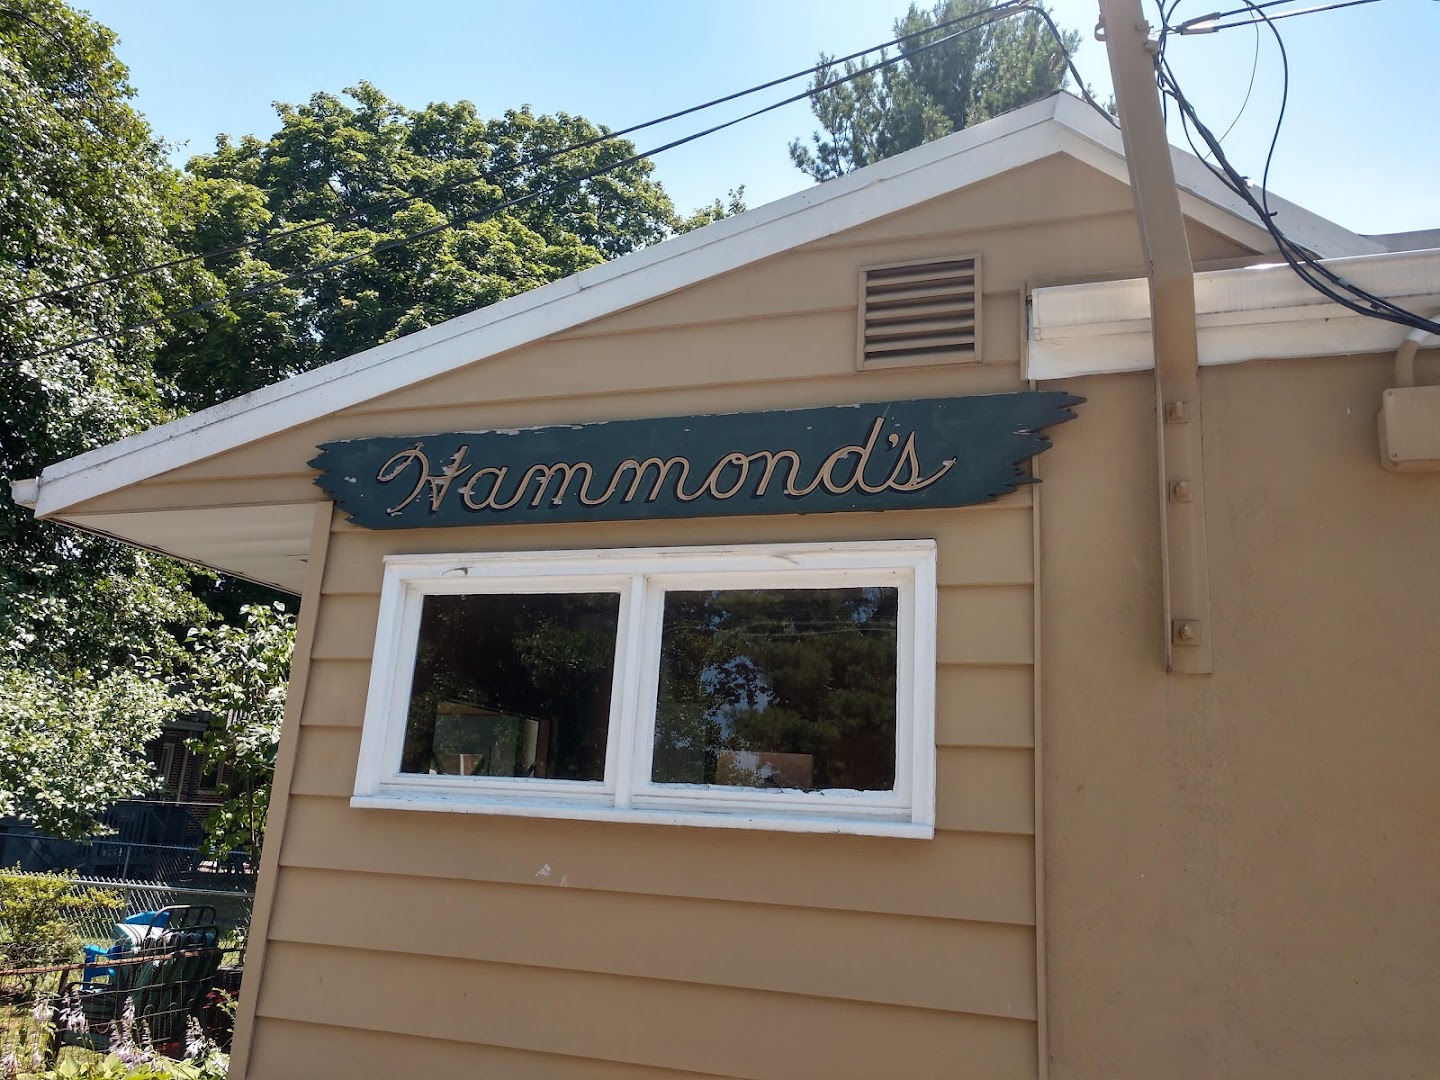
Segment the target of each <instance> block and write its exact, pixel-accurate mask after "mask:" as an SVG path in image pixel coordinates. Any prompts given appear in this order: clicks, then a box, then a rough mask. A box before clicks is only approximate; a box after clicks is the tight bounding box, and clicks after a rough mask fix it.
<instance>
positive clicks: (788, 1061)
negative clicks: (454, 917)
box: [260, 942, 1036, 1080]
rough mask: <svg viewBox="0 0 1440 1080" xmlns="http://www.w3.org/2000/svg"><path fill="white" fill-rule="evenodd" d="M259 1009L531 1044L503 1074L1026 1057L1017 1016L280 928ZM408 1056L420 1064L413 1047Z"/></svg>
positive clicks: (804, 1070)
mask: <svg viewBox="0 0 1440 1080" xmlns="http://www.w3.org/2000/svg"><path fill="white" fill-rule="evenodd" d="M833 947H834V948H837V949H844V948H846V947H847V946H846V943H845V942H836V943H834V945H833ZM382 979H383V981H382ZM348 987H354V988H356V989H355V990H354V991H353V992H345V988H348ZM380 989H385V990H387V991H388V992H385V993H376V992H375V991H377V990H380ZM366 990H368V991H370V992H368V993H366V992H364V991H366ZM260 1013H261V1015H262V1016H265V1017H272V1016H273V1017H283V1018H286V1019H296V1020H308V1021H311V1022H318V1023H326V1024H332V1025H336V1026H344V1027H349V1026H352V1025H353V1026H357V1027H361V1028H368V1029H370V1030H372V1031H382V1032H386V1031H388V1032H399V1033H404V1034H405V1035H419V1036H423V1037H436V1038H441V1039H455V1038H460V1039H462V1040H463V1041H466V1042H471V1043H478V1044H481V1045H483V1046H507V1047H512V1048H515V1049H521V1050H529V1051H532V1053H534V1056H533V1057H532V1058H531V1059H530V1060H531V1061H533V1063H534V1064H533V1065H532V1066H531V1067H529V1068H528V1069H527V1068H525V1067H523V1066H522V1065H521V1063H520V1062H517V1063H516V1067H515V1069H514V1071H512V1072H510V1073H509V1074H508V1075H507V1080H509V1078H510V1077H523V1076H539V1077H545V1076H549V1075H550V1073H549V1072H548V1071H547V1069H548V1055H554V1054H559V1055H564V1056H572V1057H581V1058H594V1059H596V1060H599V1061H604V1062H612V1063H621V1062H623V1063H625V1064H627V1065H638V1066H648V1067H651V1068H664V1069H673V1070H680V1071H690V1072H696V1071H698V1072H702V1073H713V1074H715V1075H718V1076H743V1077H752V1078H754V1080H801V1078H810V1077H815V1078H819V1077H827V1078H834V1080H850V1078H853V1080H873V1078H875V1077H889V1076H894V1075H896V1064H897V1060H898V1059H900V1058H901V1056H902V1055H903V1058H904V1062H905V1067H904V1072H903V1075H904V1076H905V1077H907V1078H911V1077H914V1078H926V1077H936V1078H939V1077H947V1078H959V1080H966V1078H975V1080H982V1078H983V1080H1009V1078H1012V1077H1023V1076H1033V1075H1034V1072H1035V1062H1036V1052H1035V1036H1034V1030H1033V1025H1032V1024H1030V1023H1027V1022H1021V1021H1006V1020H998V1019H992V1018H982V1017H976V1016H972V1015H968V1014H965V1013H943V1012H942V1013H937V1012H934V1011H931V1010H925V1009H913V1008H903V1007H895V1006H879V1005H872V1004H863V1003H859V1002H851V1001H840V1000H835V999H826V998H816V997H807V996H802V995H791V994H774V993H762V992H756V991H752V990H733V989H730V988H728V987H720V986H705V985H702V984H699V983H693V982H671V981H667V980H663V979H647V978H624V977H617V976H613V975H599V974H591V973H588V972H577V971H551V970H546V969H543V968H536V967H525V966H509V965H500V964H487V963H482V962H476V961H470V960H462V959H450V958H432V957H421V956H415V955H411V954H393V953H382V952H377V951H373V950H369V949H366V948H346V949H334V948H325V947H321V946H316V945H299V944H292V943H288V942H276V943H275V944H274V945H273V946H272V952H271V958H270V972H269V974H268V975H267V978H266V982H265V988H264V990H263V991H262V993H261V999H260ZM782 1026H783V1029H784V1030H783V1035H782V1034H779V1032H780V1030H781V1028H782ZM539 1048H543V1049H539ZM412 1069H413V1071H412V1072H411V1073H410V1074H409V1075H416V1076H423V1075H427V1074H428V1073H429V1069H428V1067H427V1065H426V1059H425V1056H424V1053H423V1051H419V1052H417V1055H416V1057H415V1060H414V1064H413V1065H412ZM365 1071H366V1073H367V1074H368V1075H376V1074H375V1073H374V1072H373V1071H372V1070H371V1069H368V1068H367V1069H366V1070H365Z"/></svg>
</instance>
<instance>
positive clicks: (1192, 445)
mask: <svg viewBox="0 0 1440 1080" xmlns="http://www.w3.org/2000/svg"><path fill="white" fill-rule="evenodd" d="M1096 37H1098V38H1100V39H1101V40H1103V41H1104V42H1105V48H1106V51H1107V52H1108V53H1109V55H1110V74H1111V77H1112V78H1113V80H1114V83H1115V102H1116V105H1117V106H1118V108H1119V112H1120V132H1121V134H1122V135H1123V136H1124V139H1125V161H1126V164H1127V166H1128V167H1129V169H1130V191H1131V195H1132V197H1133V198H1134V200H1135V217H1136V221H1137V223H1138V224H1139V227H1140V243H1141V247H1142V249H1143V251H1144V255H1145V262H1146V266H1147V268H1148V270H1149V275H1150V320H1151V330H1152V334H1153V340H1154V348H1155V420H1156V430H1157V450H1158V454H1159V465H1160V476H1159V481H1160V482H1159V488H1158V491H1159V503H1160V515H1159V517H1160V551H1161V559H1162V575H1163V585H1164V609H1165V611H1164V615H1165V621H1164V635H1165V638H1164V640H1165V669H1166V670H1167V671H1172V672H1180V673H1184V674H1190V675H1208V674H1209V673H1210V672H1212V671H1213V670H1214V661H1213V658H1212V654H1211V639H1212V637H1213V634H1212V633H1211V625H1210V568H1209V559H1208V557H1207V555H1206V550H1205V462H1204V455H1203V453H1202V447H1201V414H1200V368H1199V363H1200V356H1199V348H1198V345H1197V342H1196V338H1195V276H1194V268H1193V266H1192V264H1191V262H1190V244H1189V241H1188V239H1187V238H1186V236H1185V219H1184V217H1183V215H1182V214H1181V210H1180V193H1179V191H1178V189H1177V188H1176V186H1175V169H1174V166H1173V164H1172V163H1171V160H1170V144H1169V142H1168V141H1167V140H1166V138H1165V120H1164V116H1163V115H1162V113H1161V110H1160V95H1159V91H1158V90H1157V89H1156V85H1155V43H1154V42H1153V41H1151V40H1150V24H1149V23H1148V22H1146V21H1145V17H1144V13H1143V11H1142V10H1141V6H1140V0H1100V26H1099V27H1097V28H1096Z"/></svg>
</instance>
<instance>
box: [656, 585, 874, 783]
mask: <svg viewBox="0 0 1440 1080" xmlns="http://www.w3.org/2000/svg"><path fill="white" fill-rule="evenodd" d="M898 604H899V593H898V590H896V589H894V588H858V589H739V590H728V591H724V592H670V593H666V595H665V620H664V632H663V636H662V638H661V648H660V690H659V696H658V701H657V708H656V716H655V758H654V766H653V768H652V770H651V779H652V780H653V781H654V782H656V783H661V784H719V785H722V786H725V787H745V788H801V789H804V790H807V791H813V790H817V789H821V788H853V789H858V790H861V791H888V790H890V789H892V788H893V787H894V786H895V669H896V618H897V608H898Z"/></svg>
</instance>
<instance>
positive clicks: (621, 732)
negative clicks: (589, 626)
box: [610, 574, 650, 810]
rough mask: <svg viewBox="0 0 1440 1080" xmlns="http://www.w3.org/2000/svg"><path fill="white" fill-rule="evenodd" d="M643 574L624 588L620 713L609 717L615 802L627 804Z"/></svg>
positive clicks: (644, 603) (643, 616)
mask: <svg viewBox="0 0 1440 1080" xmlns="http://www.w3.org/2000/svg"><path fill="white" fill-rule="evenodd" d="M646 592H647V590H646V587H645V577H644V575H642V574H636V575H635V576H633V577H632V578H631V579H630V583H629V587H628V588H627V589H626V597H625V599H626V610H627V614H626V618H625V624H624V629H623V632H622V634H621V636H620V640H619V641H618V642H617V643H616V645H617V650H616V656H615V677H616V678H617V679H619V680H620V687H621V690H620V709H619V715H617V716H613V717H611V721H610V724H611V730H610V738H611V740H612V742H613V745H614V747H615V753H616V759H615V805H616V807H618V808H619V809H622V810H623V809H627V808H628V807H629V806H630V797H631V793H632V791H633V790H634V787H635V779H634V778H635V746H636V733H635V725H636V717H637V716H638V714H639V712H640V687H641V684H642V683H643V682H644V681H645V680H644V679H643V675H644V671H645V657H646V656H647V654H648V653H649V649H647V648H646V647H645V646H646V641H645V628H646V626H647V625H648V624H649V621H650V619H649V612H648V608H649V597H648V596H647V595H646Z"/></svg>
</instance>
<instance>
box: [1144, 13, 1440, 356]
mask: <svg viewBox="0 0 1440 1080" xmlns="http://www.w3.org/2000/svg"><path fill="white" fill-rule="evenodd" d="M1247 4H1248V0H1247ZM1171 10H1172V11H1173V7H1172V9H1171ZM1248 10H1250V11H1252V12H1253V13H1254V14H1255V15H1256V16H1257V17H1258V21H1261V22H1264V23H1265V25H1266V28H1267V29H1269V30H1270V32H1271V34H1272V35H1273V36H1274V38H1275V42H1276V44H1277V46H1278V47H1279V49H1280V59H1281V71H1282V81H1281V99H1280V111H1279V115H1278V116H1277V118H1276V123H1275V131H1274V133H1273V135H1272V136H1271V139H1270V146H1269V149H1268V151H1267V153H1266V156H1265V168H1264V172H1263V174H1262V177H1261V185H1260V198H1259V199H1257V198H1256V197H1255V195H1254V193H1253V192H1252V191H1251V190H1250V184H1249V182H1248V181H1247V180H1246V178H1245V177H1244V176H1242V175H1241V174H1240V173H1239V171H1238V170H1236V169H1235V167H1234V166H1233V165H1232V164H1231V163H1230V161H1229V159H1228V158H1227V157H1226V156H1225V152H1224V150H1223V149H1222V147H1221V146H1220V142H1219V140H1218V139H1217V138H1216V137H1215V135H1214V133H1213V132H1211V131H1210V129H1209V128H1208V127H1206V125H1205V124H1204V122H1203V121H1202V120H1201V119H1200V117H1199V115H1198V114H1197V113H1196V111H1195V109H1194V106H1193V105H1191V103H1190V101H1189V100H1188V99H1187V98H1186V97H1185V95H1184V92H1183V91H1182V90H1181V89H1180V86H1179V83H1178V82H1177V81H1176V79H1175V75H1174V71H1173V70H1172V69H1171V67H1170V63H1169V61H1168V60H1167V59H1166V58H1165V49H1164V37H1165V32H1164V30H1163V29H1162V32H1161V45H1160V49H1159V50H1158V51H1157V53H1156V59H1155V62H1156V77H1157V80H1158V81H1159V84H1160V87H1161V89H1162V90H1163V91H1164V92H1165V93H1166V94H1167V95H1168V96H1169V97H1170V98H1172V99H1173V100H1174V101H1175V103H1176V105H1177V106H1178V107H1179V108H1180V113H1181V123H1182V127H1183V128H1184V130H1185V136H1186V139H1187V140H1188V141H1189V142H1190V145H1191V148H1192V149H1196V148H1195V144H1194V139H1193V137H1192V135H1191V131H1190V128H1191V126H1192V125H1193V127H1194V131H1195V133H1196V134H1198V135H1199V136H1200V138H1201V140H1202V141H1203V142H1204V143H1205V144H1206V146H1208V147H1209V148H1210V152H1211V153H1212V154H1213V155H1214V158H1215V164H1214V165H1213V166H1212V165H1211V164H1210V163H1209V162H1205V165H1206V167H1207V168H1209V169H1210V171H1211V172H1212V173H1214V174H1215V175H1216V176H1217V177H1218V178H1219V179H1220V181H1221V182H1222V183H1224V184H1225V186H1226V187H1227V188H1229V189H1230V190H1231V191H1233V192H1235V193H1236V194H1237V195H1239V196H1240V197H1241V198H1242V199H1243V200H1244V201H1245V202H1246V203H1247V204H1248V205H1249V206H1250V208H1251V209H1252V210H1253V211H1254V212H1255V213H1256V215H1257V216H1258V217H1259V219H1260V223H1261V224H1262V225H1263V226H1264V228H1265V229H1266V231H1267V232H1269V233H1270V236H1271V238H1272V239H1273V240H1274V242H1275V246H1276V248H1277V250H1278V251H1279V253H1280V255H1281V257H1282V258H1283V259H1284V260H1285V262H1286V263H1287V264H1288V265H1289V266H1290V268H1291V269H1292V270H1293V271H1294V272H1295V273H1296V274H1297V275H1298V276H1299V277H1300V279H1301V280H1302V281H1304V282H1305V283H1306V284H1307V285H1309V286H1310V287H1311V288H1313V289H1315V290H1316V291H1317V292H1319V293H1320V294H1321V295H1323V296H1325V297H1326V298H1327V299H1329V300H1332V301H1334V302H1335V303H1337V304H1340V305H1341V306H1342V307H1345V308H1348V309H1349V310H1351V311H1354V312H1356V313H1357V314H1360V315H1366V316H1370V317H1372V318H1377V319H1383V320H1385V321H1387V322H1393V323H1397V324H1399V325H1401V326H1409V327H1411V328H1413V329H1420V330H1426V331H1428V332H1430V333H1437V334H1440V322H1435V321H1433V320H1430V319H1426V318H1423V317H1422V316H1420V315H1418V314H1416V313H1415V312H1412V311H1408V310H1406V309H1405V308H1403V307H1400V306H1399V305H1398V304H1395V303H1392V302H1391V301H1389V300H1387V299H1385V298H1384V297H1381V296H1377V295H1375V294H1373V293H1370V292H1368V291H1366V290H1365V289H1362V288H1360V287H1359V286H1357V285H1355V284H1353V283H1351V282H1349V281H1346V280H1345V279H1344V278H1342V277H1341V276H1340V275H1338V274H1336V273H1335V272H1334V271H1333V270H1331V269H1330V268H1329V267H1327V266H1325V265H1324V264H1323V263H1321V262H1320V261H1319V260H1318V259H1316V257H1315V255H1314V253H1313V252H1310V251H1308V250H1306V249H1304V248H1302V247H1301V246H1300V245H1298V244H1296V243H1295V242H1294V241H1292V240H1291V239H1290V238H1289V237H1288V236H1286V235H1285V233H1284V232H1283V230H1281V228H1280V227H1279V225H1278V224H1277V223H1276V221H1275V216H1276V215H1275V212H1274V211H1272V210H1271V209H1270V196H1269V179H1270V166H1271V163H1272V161H1273V159H1274V156H1275V148H1276V145H1277V143H1278V141H1279V138H1280V129H1281V126H1282V125H1283V123H1284V119H1285V108H1286V105H1287V103H1288V101H1289V89H1290V61H1289V57H1288V55H1287V54H1286V51H1285V42H1284V40H1283V38H1282V37H1281V36H1280V32H1279V30H1277V29H1276V28H1275V27H1274V25H1273V24H1272V22H1271V19H1270V17H1269V16H1267V15H1266V14H1265V13H1264V11H1263V10H1261V5H1257V4H1248ZM1196 153H1197V155H1198V154H1199V151H1198V149H1196ZM1202 160H1203V159H1202Z"/></svg>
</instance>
